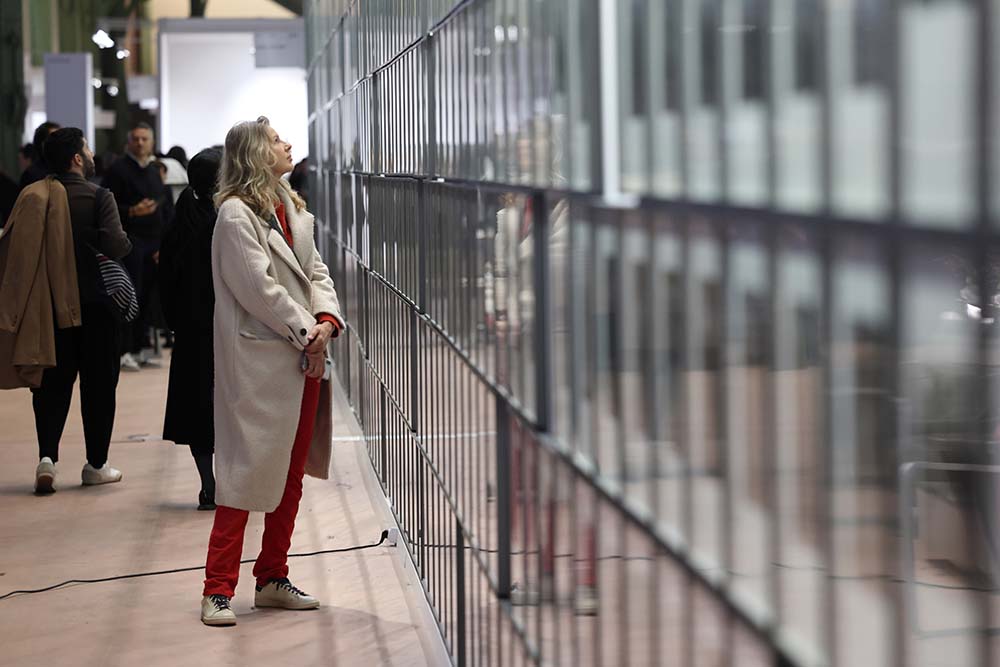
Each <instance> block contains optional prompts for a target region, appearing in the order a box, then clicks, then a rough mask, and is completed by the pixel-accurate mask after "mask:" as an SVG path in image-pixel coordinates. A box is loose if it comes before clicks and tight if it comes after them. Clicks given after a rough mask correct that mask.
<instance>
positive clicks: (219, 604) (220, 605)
mask: <svg viewBox="0 0 1000 667" xmlns="http://www.w3.org/2000/svg"><path fill="white" fill-rule="evenodd" d="M208 597H209V598H210V599H211V600H212V604H214V605H215V608H216V609H218V610H219V611H222V610H224V609H232V607H231V606H230V604H229V598H227V597H226V596H225V595H220V594H215V595H209V596H208Z"/></svg>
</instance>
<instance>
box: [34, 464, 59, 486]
mask: <svg viewBox="0 0 1000 667" xmlns="http://www.w3.org/2000/svg"><path fill="white" fill-rule="evenodd" d="M55 492H56V464H55V463H53V462H52V459H50V458H49V457H48V456H43V457H42V460H41V461H39V462H38V467H37V468H35V493H37V494H39V495H42V494H46V493H55Z"/></svg>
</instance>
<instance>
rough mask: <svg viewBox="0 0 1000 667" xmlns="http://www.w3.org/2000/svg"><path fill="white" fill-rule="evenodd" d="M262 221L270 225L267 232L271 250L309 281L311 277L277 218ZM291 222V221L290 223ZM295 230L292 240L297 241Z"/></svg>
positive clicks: (303, 278)
mask: <svg viewBox="0 0 1000 667" xmlns="http://www.w3.org/2000/svg"><path fill="white" fill-rule="evenodd" d="M261 221H262V222H263V223H264V225H265V226H266V227H269V230H268V233H267V244H268V245H269V246H270V247H271V251H272V252H273V253H274V254H275V255H277V256H278V257H280V258H281V259H282V261H284V262H285V264H287V265H288V266H289V267H291V269H292V271H294V272H295V275H297V276H299V277H300V278H301V279H302V280H304V281H306V282H309V278H307V277H306V274H305V271H303V270H302V265H301V264H300V263H299V258H298V257H296V255H295V253H293V252H292V249H291V248H290V247H289V246H288V241H286V240H285V235H284V234H283V233H282V231H281V227H280V226H279V225H278V221H277V219H275V218H274V217H273V216H272V218H271V220H270V221H267V220H264V219H263V218H261ZM289 224H291V223H289ZM295 240H296V239H295V232H294V230H293V231H292V241H295Z"/></svg>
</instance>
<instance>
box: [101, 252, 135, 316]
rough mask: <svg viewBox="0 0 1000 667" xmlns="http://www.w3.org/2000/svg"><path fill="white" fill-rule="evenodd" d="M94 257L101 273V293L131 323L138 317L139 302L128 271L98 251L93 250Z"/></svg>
mask: <svg viewBox="0 0 1000 667" xmlns="http://www.w3.org/2000/svg"><path fill="white" fill-rule="evenodd" d="M94 256H95V257H96V258H97V268H98V269H100V272H101V283H102V285H101V287H102V291H103V292H104V293H105V294H107V295H108V296H109V297H110V298H111V300H112V301H114V303H115V306H117V307H118V312H119V313H120V314H121V316H122V318H123V319H124V320H125V321H126V322H131V321H132V320H134V319H135V318H136V317H137V316H138V315H139V301H138V299H136V298H135V286H134V285H133V284H132V279H131V278H130V277H129V275H128V271H126V270H125V267H124V266H122V265H121V263H119V262H116V261H115V260H113V259H111V258H110V257H108V256H107V255H105V254H104V253H102V252H100V251H97V250H94Z"/></svg>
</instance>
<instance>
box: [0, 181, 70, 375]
mask: <svg viewBox="0 0 1000 667" xmlns="http://www.w3.org/2000/svg"><path fill="white" fill-rule="evenodd" d="M78 326H80V293H79V291H78V289H77V283H76V262H75V259H74V254H73V233H72V231H71V228H70V220H69V206H68V204H67V201H66V190H65V188H63V186H62V184H61V183H60V182H59V181H57V180H55V179H53V178H46V179H44V180H41V181H38V182H36V183H34V184H32V185H30V186H28V187H27V188H25V189H24V191H23V192H22V193H21V195H20V196H19V197H18V198H17V203H16V204H15V205H14V210H13V211H12V212H11V215H10V218H9V219H8V220H7V224H6V226H5V227H4V228H3V231H2V233H0V389H16V388H20V387H38V386H39V385H40V384H41V383H42V371H43V370H44V369H46V368H51V367H52V366H55V365H56V345H55V330H56V327H59V329H65V328H68V327H78Z"/></svg>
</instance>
